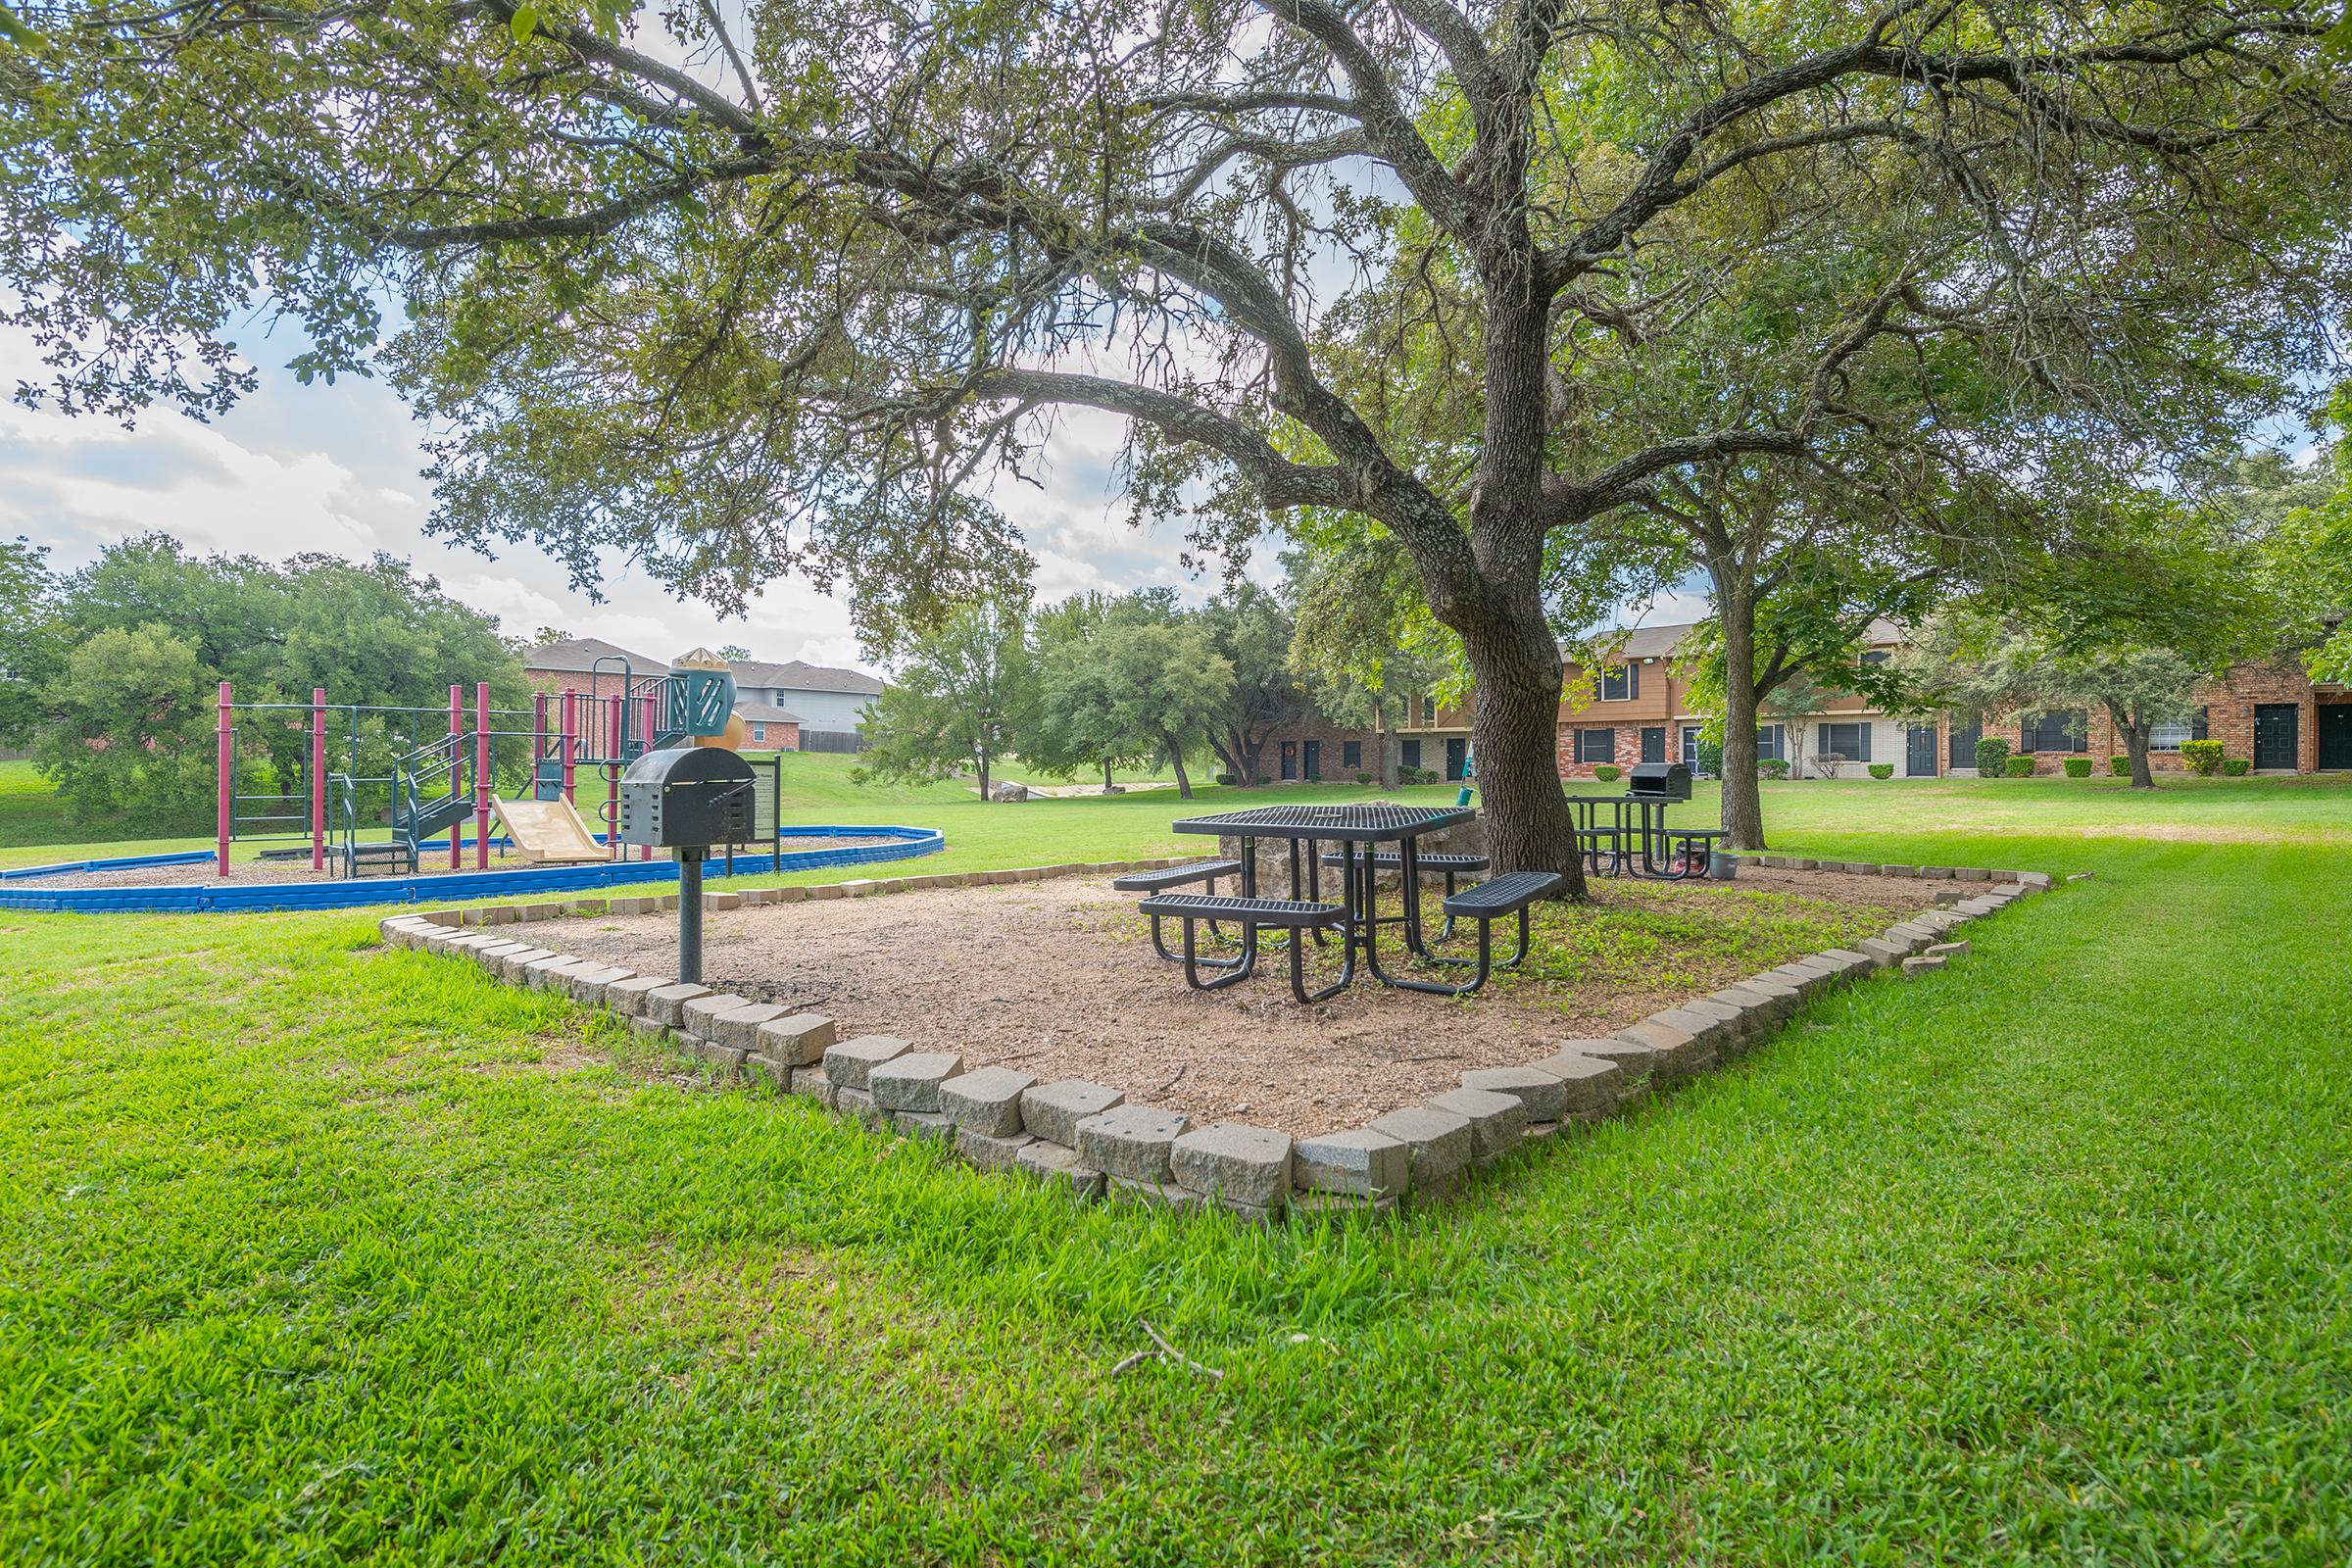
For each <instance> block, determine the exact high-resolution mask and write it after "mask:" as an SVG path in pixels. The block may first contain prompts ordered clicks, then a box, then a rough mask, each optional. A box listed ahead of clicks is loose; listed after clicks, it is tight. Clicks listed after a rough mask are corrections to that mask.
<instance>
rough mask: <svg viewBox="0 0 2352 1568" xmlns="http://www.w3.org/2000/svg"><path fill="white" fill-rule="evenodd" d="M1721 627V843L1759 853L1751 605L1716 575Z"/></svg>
mask: <svg viewBox="0 0 2352 1568" xmlns="http://www.w3.org/2000/svg"><path fill="white" fill-rule="evenodd" d="M1713 575H1714V577H1715V613H1716V615H1717V616H1718V618H1719V619H1720V620H1721V621H1722V623H1723V844H1724V848H1726V849H1729V850H1746V851H1748V852H1750V853H1753V852H1755V851H1758V850H1762V849H1764V848H1765V847H1766V846H1765V843H1764V790H1763V786H1762V785H1761V784H1759V783H1758V782H1757V779H1756V604H1755V600H1754V599H1753V598H1752V597H1751V596H1750V595H1749V594H1748V593H1747V591H1746V587H1745V585H1744V584H1740V583H1727V581H1726V578H1727V577H1728V576H1729V575H1730V573H1728V572H1722V571H1716V572H1714V573H1713Z"/></svg>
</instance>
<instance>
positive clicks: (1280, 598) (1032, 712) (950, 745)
mask: <svg viewBox="0 0 2352 1568" xmlns="http://www.w3.org/2000/svg"><path fill="white" fill-rule="evenodd" d="M1288 600H1289V594H1288V591H1287V590H1286V591H1283V592H1277V591H1274V590H1269V589H1266V588H1263V587H1260V586H1259V585H1257V584H1255V583H1251V582H1247V581H1245V582H1241V583H1239V584H1236V585H1235V586H1234V587H1232V588H1230V589H1228V590H1227V591H1226V592H1224V593H1221V594H1219V595H1218V596H1217V597H1215V598H1213V599H1211V600H1209V601H1208V603H1206V604H1204V605H1201V606H1199V607H1197V608H1188V607H1186V606H1184V605H1182V604H1179V603H1178V602H1177V599H1176V596H1175V594H1174V593H1173V592H1172V591H1170V590H1168V589H1165V588H1147V589H1141V590H1138V591H1136V592H1134V593H1130V594H1126V595H1122V596H1115V597H1114V596H1109V595H1104V594H1083V595H1078V596H1075V597H1073V598H1070V599H1066V600H1063V601H1061V602H1060V603H1058V604H1053V605H1048V606H1045V607H1043V608H1038V609H1033V608H1031V607H1030V606H1028V605H1026V604H1023V603H1020V602H1017V601H1009V600H1005V599H996V600H990V601H988V602H986V603H983V604H980V605H977V606H974V607H972V608H969V609H966V610H963V611H960V612H958V613H955V614H953V615H951V616H950V617H949V618H948V619H947V621H946V622H945V623H944V624H943V625H942V626H941V628H940V629H939V630H938V631H936V632H934V633H932V634H930V635H928V636H925V637H922V638H919V639H917V640H916V641H915V642H914V643H913V644H912V645H911V648H910V651H909V653H908V655H907V661H906V663H905V664H904V666H903V667H902V668H901V669H900V670H899V671H898V672H897V674H896V675H895V676H894V678H893V680H892V682H891V685H890V689H889V690H887V691H886V692H884V693H883V694H882V695H881V696H880V697H879V698H877V699H876V700H875V703H874V706H873V707H872V708H871V709H869V710H868V711H867V713H866V719H865V736H866V741H867V750H866V752H865V756H864V760H863V762H862V764H861V765H860V768H859V776H860V777H863V778H875V779H939V778H949V777H954V776H956V774H958V773H961V772H964V771H969V772H972V773H973V774H975V775H977V777H978V780H979V783H980V789H981V793H982V794H983V795H986V794H987V793H988V792H989V790H990V788H991V787H992V782H993V779H994V775H995V773H996V771H997V769H998V764H999V763H1000V762H1001V761H1002V760H1004V759H1005V758H1007V757H1013V756H1017V757H1018V758H1019V759H1020V760H1022V761H1023V762H1024V763H1026V764H1027V765H1028V766H1030V767H1031V768H1034V769H1036V770H1038V771H1041V772H1044V773H1047V774H1050V775H1053V776H1054V777H1060V778H1076V777H1079V776H1086V777H1093V776H1096V775H1098V774H1099V775H1100V776H1101V778H1102V780H1103V784H1104V785H1105V786H1110V785H1113V784H1115V783H1116V782H1117V775H1118V772H1119V770H1120V769H1122V768H1124V769H1128V770H1130V771H1134V770H1140V769H1145V768H1157V767H1160V766H1163V765H1164V766H1166V767H1167V768H1169V769H1170V770H1171V771H1172V772H1173V773H1174V774H1175V777H1176V785H1177V790H1178V793H1179V794H1180V795H1182V796H1184V797H1186V798H1190V797H1191V795H1192V793H1193V784H1194V778H1193V773H1192V766H1193V764H1194V762H1195V761H1197V760H1199V759H1200V758H1201V757H1202V756H1204V755H1205V756H1209V757H1213V758H1214V759H1215V760H1216V772H1217V776H1218V777H1219V778H1220V779H1221V780H1228V781H1230V782H1232V783H1234V784H1237V785H1245V786H1246V785H1250V784H1253V783H1255V782H1257V781H1258V780H1259V779H1261V778H1263V777H1264V776H1265V773H1266V763H1265V750H1266V746H1267V744H1268V742H1270V741H1271V740H1272V739H1273V738H1274V737H1275V736H1276V735H1277V734H1278V733H1279V732H1281V731H1283V730H1285V729H1289V728H1294V727H1296V726H1297V725H1298V724H1299V723H1300V722H1301V721H1303V720H1304V719H1305V718H1306V717H1307V716H1308V715H1309V714H1310V713H1311V712H1313V711H1317V710H1318V709H1319V710H1320V711H1323V712H1325V713H1327V714H1329V715H1330V716H1332V717H1333V718H1334V719H1335V720H1337V721H1338V722H1341V723H1345V724H1349V725H1357V724H1361V725H1364V726H1366V727H1379V728H1381V729H1382V730H1383V731H1384V732H1385V730H1386V729H1388V728H1389V727H1391V724H1392V723H1393V720H1394V716H1395V713H1396V711H1397V707H1396V704H1395V703H1394V702H1393V701H1392V700H1391V699H1390V698H1389V697H1388V696H1387V695H1386V694H1384V693H1383V692H1381V691H1379V690H1377V689H1374V688H1372V687H1370V686H1367V685H1366V684H1365V683H1364V682H1363V681H1362V680H1359V679H1355V678H1352V677H1350V676H1348V675H1345V674H1341V673H1338V672H1336V671H1335V672H1331V673H1324V672H1319V671H1317V670H1315V669H1313V668H1311V667H1306V664H1305V662H1304V661H1300V660H1298V659H1297V658H1295V654H1294V644H1295V642H1296V641H1297V638H1298V621H1297V617H1296V614H1295V611H1294V607H1293V606H1292V605H1291V604H1290V603H1289V602H1288ZM1383 751H1384V754H1385V753H1389V752H1392V751H1393V748H1388V747H1384V748H1383ZM1383 777H1384V782H1388V783H1394V782H1395V760H1394V758H1393V756H1388V757H1387V758H1386V763H1385V767H1384V769H1383Z"/></svg>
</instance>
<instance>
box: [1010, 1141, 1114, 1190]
mask: <svg viewBox="0 0 2352 1568" xmlns="http://www.w3.org/2000/svg"><path fill="white" fill-rule="evenodd" d="M1012 1162H1013V1163H1014V1164H1015V1165H1017V1166H1018V1167H1020V1169H1022V1170H1023V1171H1025V1172H1027V1173H1028V1174H1029V1175H1031V1176H1035V1177H1037V1178H1039V1179H1040V1180H1042V1181H1044V1182H1046V1183H1047V1184H1048V1185H1050V1186H1053V1187H1054V1188H1057V1189H1059V1190H1060V1191H1062V1192H1064V1193H1067V1194H1068V1195H1069V1196H1070V1197H1071V1198H1074V1199H1076V1200H1078V1201H1081V1202H1083V1201H1086V1200H1088V1199H1090V1198H1100V1197H1102V1196H1103V1172H1102V1171H1101V1170H1099V1169H1097V1168H1096V1167H1095V1166H1093V1165H1089V1164H1088V1163H1087V1162H1086V1161H1085V1160H1083V1159H1080V1158H1079V1157H1078V1152H1077V1151H1076V1150H1074V1149H1071V1148H1069V1147H1068V1146H1067V1145H1064V1144H1057V1143H1054V1142H1052V1141H1050V1140H1048V1139H1044V1138H1032V1139H1031V1140H1030V1141H1029V1142H1028V1143H1026V1144H1023V1145H1022V1146H1021V1147H1020V1148H1019V1149H1017V1150H1015V1151H1013V1155H1012Z"/></svg>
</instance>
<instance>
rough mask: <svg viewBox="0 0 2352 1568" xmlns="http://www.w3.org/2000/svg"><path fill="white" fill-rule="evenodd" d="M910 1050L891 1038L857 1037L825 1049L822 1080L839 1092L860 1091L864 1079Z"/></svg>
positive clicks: (881, 1036)
mask: <svg viewBox="0 0 2352 1568" xmlns="http://www.w3.org/2000/svg"><path fill="white" fill-rule="evenodd" d="M912 1049H913V1048H912V1047H910V1046H908V1045H907V1042H906V1041H904V1040H900V1039H898V1038H896V1037H895V1036H891V1035H859V1036H858V1038H857V1039H855V1040H845V1041H843V1042H842V1043H841V1044H840V1045H838V1046H828V1047H827V1048H826V1049H825V1054H824V1064H825V1081H826V1082H827V1083H829V1084H832V1085H833V1086H834V1087H836V1088H839V1089H863V1088H864V1087H865V1081H866V1077H867V1075H868V1074H869V1073H871V1072H872V1071H873V1070H874V1069H875V1068H876V1067H879V1066H881V1065H882V1064H883V1063H884V1062H886V1061H892V1060H896V1059H897V1058H898V1057H900V1056H904V1055H905V1054H907V1052H908V1051H910V1050H912Z"/></svg>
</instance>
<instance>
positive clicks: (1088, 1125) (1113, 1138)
mask: <svg viewBox="0 0 2352 1568" xmlns="http://www.w3.org/2000/svg"><path fill="white" fill-rule="evenodd" d="M1190 1125H1191V1121H1190V1118H1188V1117H1187V1116H1186V1115H1185V1114H1184V1113H1183V1112H1182V1111H1177V1110H1161V1109H1158V1108H1157V1107H1155V1106H1152V1105H1119V1106H1116V1107H1114V1108H1112V1109H1110V1110H1105V1111H1103V1112H1101V1113H1100V1114H1098V1115H1093V1116H1089V1117H1087V1118H1086V1119H1085V1120H1084V1121H1081V1122H1080V1123H1079V1124H1078V1157H1079V1158H1080V1159H1082V1160H1084V1161H1086V1163H1088V1164H1089V1165H1092V1166H1094V1167H1096V1168H1097V1169H1098V1170H1101V1171H1102V1172H1103V1174H1104V1175H1106V1176H1123V1177H1125V1178H1127V1180H1129V1181H1135V1182H1164V1181H1167V1180H1169V1179H1170V1177H1171V1176H1172V1175H1173V1174H1174V1172H1173V1170H1172V1169H1171V1167H1170V1166H1169V1163H1168V1156H1169V1154H1170V1152H1171V1151H1172V1150H1173V1149H1174V1147H1175V1144H1176V1140H1177V1138H1178V1137H1179V1136H1180V1135H1181V1134H1182V1133H1183V1132H1184V1130H1185V1129H1186V1128H1187V1127H1188V1126H1190Z"/></svg>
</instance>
